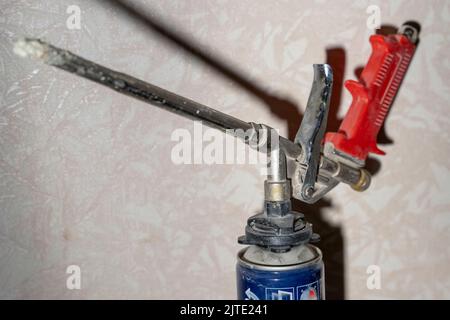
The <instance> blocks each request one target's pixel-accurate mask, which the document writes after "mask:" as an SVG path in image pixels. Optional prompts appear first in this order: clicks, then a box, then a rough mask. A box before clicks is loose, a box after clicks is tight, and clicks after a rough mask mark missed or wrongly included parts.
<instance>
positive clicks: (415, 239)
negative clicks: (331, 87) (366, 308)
mask: <svg viewBox="0 0 450 320" xmlns="http://www.w3.org/2000/svg"><path fill="white" fill-rule="evenodd" d="M139 2H140V3H141V4H143V5H145V6H146V8H148V11H149V12H150V13H151V15H152V17H154V18H158V19H164V20H165V21H166V22H167V23H168V24H169V25H170V28H171V30H173V31H175V32H179V33H181V34H182V35H184V39H185V41H186V42H188V43H191V44H194V45H195V46H198V48H200V49H201V50H204V51H205V52H206V53H208V54H209V55H210V56H211V57H213V58H214V59H215V60H216V62H218V63H222V64H223V65H225V66H226V67H227V68H228V69H231V70H233V71H234V72H235V73H237V74H238V75H239V77H240V78H242V79H246V80H247V82H248V83H249V84H251V88H250V89H249V88H244V87H243V86H241V85H239V84H238V83H236V82H235V81H232V79H230V78H228V77H226V76H224V75H223V74H222V73H221V72H218V71H217V70H216V69H215V68H214V67H212V66H209V65H206V64H204V63H202V62H200V61H199V60H198V59H196V58H194V57H192V56H191V55H190V54H188V53H187V52H185V51H182V50H179V49H178V48H176V47H174V46H173V45H171V44H169V43H168V42H166V41H165V40H164V39H163V38H161V37H160V36H159V35H157V34H156V33H154V32H151V31H149V30H144V29H141V28H139V27H138V26H137V25H135V24H133V23H132V22H131V21H129V20H126V19H124V18H123V17H122V15H120V14H119V13H118V12H117V11H115V10H113V9H111V8H108V6H107V5H105V4H99V1H81V0H67V1H66V0H64V1H29V0H16V1H5V0H2V1H0V25H1V28H0V59H1V60H0V71H1V77H0V92H1V93H0V97H1V108H0V298H8V299H9V298H19V299H23V298H26V299H29V298H38V299H43V298H44V299H46V298H57V299H60V298H63V299H78V298H83V299H86V298H88V299H93V298H101V299H104V298H119V299H124V298H137V299H141V298H142V299H152V298H153V299H169V298H175V299H185V298H193V299H197V298H198V299H234V298H235V274H234V265H235V255H236V253H237V251H238V250H239V249H240V246H239V245H238V244H237V243H236V239H237V237H238V236H239V235H241V234H242V233H243V231H244V225H245V221H246V219H247V217H249V216H250V215H253V214H254V213H256V212H258V211H260V210H261V208H262V199H263V198H262V197H263V185H262V184H263V177H262V176H261V175H260V173H259V171H258V168H257V167H255V166H251V165H234V166H231V165H175V164H173V163H172V162H171V160H170V154H171V150H172V148H173V146H174V145H175V142H173V141H171V140H170V136H171V133H172V132H173V130H174V129H176V128H186V129H188V130H190V131H191V132H192V130H193V123H192V122H190V121H189V120H185V119H183V118H180V117H178V116H175V115H172V114H169V113H166V112H164V111H161V110H158V109H155V108H152V107H151V106H148V105H146V104H144V103H141V102H137V101H133V100H130V99H129V98H126V97H122V96H120V95H119V94H116V93H113V92H112V91H109V90H108V89H105V88H103V87H100V86H99V85H95V84H93V83H91V82H88V81H86V80H82V79H79V78H76V77H75V76H72V75H69V74H66V73H64V72H62V71H58V70H56V69H52V68H50V67H47V66H44V65H41V64H38V63H36V62H33V61H29V60H23V59H21V58H19V57H17V56H15V55H14V54H13V53H12V46H13V40H14V39H16V38H18V37H21V36H33V37H41V38H43V39H45V40H47V41H49V42H51V43H53V44H55V45H57V46H60V47H63V48H67V49H70V50H71V51H73V52H75V53H78V54H80V55H82V56H84V57H86V58H89V59H92V60H94V61H97V62H98V63H101V64H104V65H106V66H108V67H111V68H113V69H116V70H120V71H125V72H127V73H130V74H132V75H134V76H136V77H139V78H141V79H144V80H147V81H150V82H152V83H154V84H156V85H159V86H162V87H164V88H166V89H168V90H171V91H173V92H176V93H179V94H182V95H184V96H187V97H189V98H191V99H194V100H197V101H199V102H201V103H204V104H206V105H209V106H212V107H215V108H217V109H219V110H221V111H223V112H226V113H229V114H232V115H234V116H237V117H240V118H242V119H244V120H247V121H254V122H260V123H266V124H268V125H270V126H272V127H274V128H279V129H280V131H281V133H282V134H284V135H287V134H288V129H289V128H288V127H289V126H288V124H289V125H290V127H291V128H290V130H294V131H295V130H296V129H297V128H295V126H296V125H298V123H299V121H300V114H301V112H302V111H303V110H304V106H305V104H306V101H307V98H308V94H309V90H310V86H311V80H312V66H311V65H312V64H313V63H323V62H325V61H329V62H331V63H332V64H334V66H335V67H336V68H335V71H336V74H337V83H336V86H335V90H336V92H335V93H334V96H333V99H334V100H333V111H332V112H331V115H330V118H331V120H330V127H331V128H335V127H336V119H339V118H341V117H342V116H343V115H344V114H345V111H346V110H347V107H348V106H349V105H350V101H351V100H350V96H349V94H348V93H347V92H346V91H341V88H339V81H340V80H339V75H341V76H343V77H344V79H350V78H355V75H354V70H355V69H356V68H357V67H359V66H361V65H362V64H364V63H365V61H366V60H367V58H368V56H369V54H370V47H369V44H368V37H369V35H370V34H371V33H372V32H373V30H369V29H368V28H367V27H366V20H367V18H368V16H369V15H368V14H367V13H366V9H367V7H368V6H369V5H372V4H375V5H379V6H380V9H381V19H382V24H389V25H394V26H399V25H401V24H402V23H403V22H404V21H407V20H416V21H418V22H420V24H421V25H422V33H421V42H420V45H419V47H418V50H417V53H416V56H415V57H414V60H413V62H412V64H411V66H410V70H409V71H408V74H407V76H406V79H405V81H404V83H403V85H402V88H401V90H400V93H399V96H398V97H397V99H396V102H395V105H394V108H393V109H392V112H391V113H390V115H389V117H388V120H387V122H386V126H385V130H384V133H383V135H382V136H383V137H382V140H383V141H384V142H388V144H386V145H382V148H383V149H384V150H385V151H386V152H387V156H385V157H379V158H376V159H375V160H372V161H371V162H370V163H371V165H370V166H371V170H372V171H377V168H378V169H379V170H378V172H377V173H376V174H375V176H374V179H373V185H372V187H371V189H370V190H369V191H367V192H365V193H362V194H359V193H355V192H354V191H352V190H351V189H349V188H348V187H346V186H339V187H338V188H336V189H335V190H334V191H333V192H332V193H330V194H329V196H327V197H326V199H324V200H323V201H321V202H320V203H319V204H317V205H315V206H306V205H301V204H298V203H297V204H296V205H295V207H296V208H297V209H298V210H302V211H304V212H305V213H306V215H307V218H308V219H309V220H310V221H312V222H313V223H314V225H315V229H316V231H317V232H319V233H320V234H321V235H322V242H321V243H320V244H319V246H320V247H321V248H322V249H323V251H324V254H325V261H326V266H327V269H326V272H327V294H328V297H329V298H347V299H380V298H382V299H394V298H400V299H411V298H415V299H435V298H438V299H439V298H441V299H442V298H446V299H448V298H450V272H449V271H450V246H449V244H450V235H449V228H450V197H449V188H450V161H449V156H450V130H449V128H450V117H449V110H450V109H449V104H448V101H449V99H450V91H449V86H448V79H449V78H450V60H449V53H450V52H449V49H450V45H449V40H450V36H449V33H448V31H449V30H450V2H448V1H445V0H442V1H437V0H436V1H410V0H405V1H374V0H373V1H322V0H321V1H319V0H316V1H311V0H307V1H306V0H305V1H287V0H286V1H282V0H278V1H225V0H211V1H200V0H196V1H194V0H190V1H139ZM69 5H78V6H79V7H80V8H81V29H80V30H70V29H68V28H67V27H66V20H67V18H68V16H69V14H67V13H66V10H67V7H68V6H69ZM327 50H328V51H327ZM339 105H340V107H338V106H339ZM73 264H75V265H78V266H80V268H81V272H82V283H81V289H80V290H68V289H67V288H66V279H67V277H68V274H66V268H67V267H68V266H69V265H73ZM370 265H377V266H379V267H380V270H381V289H380V290H369V289H368V288H367V286H366V280H367V277H368V274H367V273H366V270H367V268H368V266H370Z"/></svg>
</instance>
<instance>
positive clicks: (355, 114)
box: [325, 34, 415, 163]
mask: <svg viewBox="0 0 450 320" xmlns="http://www.w3.org/2000/svg"><path fill="white" fill-rule="evenodd" d="M370 43H371V45H372V54H371V56H370V58H369V61H368V62H367V65H366V66H365V67H364V70H363V71H362V73H361V77H360V81H353V80H347V81H346V82H345V87H346V88H347V89H348V90H349V91H350V93H351V94H352V97H353V101H352V104H351V106H350V109H349V110H348V112H347V114H346V116H345V118H344V120H343V121H342V123H341V126H340V127H339V131H338V132H337V133H327V134H326V136H325V143H332V144H333V146H334V149H335V150H336V151H338V152H339V153H343V154H344V155H345V156H346V158H348V157H350V159H354V160H356V162H359V163H361V162H364V161H365V160H366V158H367V155H368V154H369V152H373V153H376V154H385V153H384V152H383V151H381V150H380V149H378V147H377V135H378V132H379V131H380V128H381V126H382V125H383V122H384V119H385V117H386V114H387V112H388V111H389V108H390V107H391V104H392V101H393V99H394V97H395V95H396V93H397V91H398V88H399V86H400V83H401V81H402V79H403V77H404V75H405V72H406V69H407V68H408V65H409V63H410V61H411V58H412V55H413V54H414V50H415V45H414V44H413V43H412V42H411V41H410V40H409V39H408V38H407V37H406V36H404V35H401V34H396V35H388V36H382V35H373V36H371V37H370Z"/></svg>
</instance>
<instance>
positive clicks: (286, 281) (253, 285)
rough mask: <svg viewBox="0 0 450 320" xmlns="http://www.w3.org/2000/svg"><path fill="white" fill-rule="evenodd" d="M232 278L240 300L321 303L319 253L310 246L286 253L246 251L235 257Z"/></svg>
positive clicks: (317, 249) (243, 250)
mask: <svg viewBox="0 0 450 320" xmlns="http://www.w3.org/2000/svg"><path fill="white" fill-rule="evenodd" d="M236 274H237V294H238V299H240V300H322V299H325V290H324V285H325V282H324V267H323V262H322V253H321V251H320V249H319V248H317V247H316V246H313V245H311V244H306V245H299V246H296V247H293V248H291V249H290V250H289V251H286V252H274V251H272V250H270V249H267V248H263V247H260V246H249V247H246V248H244V249H242V250H241V251H240V252H239V254H238V263H237V266H236Z"/></svg>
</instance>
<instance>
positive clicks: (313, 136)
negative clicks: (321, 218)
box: [295, 64, 333, 201]
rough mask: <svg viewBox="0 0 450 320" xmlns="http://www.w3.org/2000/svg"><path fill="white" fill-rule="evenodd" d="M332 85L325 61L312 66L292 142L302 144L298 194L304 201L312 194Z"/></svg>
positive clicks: (330, 70)
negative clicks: (308, 93)
mask: <svg viewBox="0 0 450 320" xmlns="http://www.w3.org/2000/svg"><path fill="white" fill-rule="evenodd" d="M332 87H333V71H332V69H331V67H330V66H329V65H328V64H315V65H314V80H313V84H312V88H311V93H310V96H309V99H308V104H307V105H306V110H305V114H304V116H303V120H302V123H301V125H300V128H299V130H298V132H297V135H296V137H295V142H296V143H298V144H300V145H301V147H302V156H301V158H300V163H301V164H303V165H304V166H305V167H306V171H305V173H304V176H303V184H302V190H301V194H300V197H301V198H302V199H303V200H305V201H308V200H309V199H311V198H312V196H313V194H314V191H315V189H314V185H315V183H316V178H317V173H318V171H319V162H320V151H321V144H322V139H323V136H324V134H325V129H326V127H327V118H328V107H329V105H330V96H331V90H332Z"/></svg>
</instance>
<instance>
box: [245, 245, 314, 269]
mask: <svg viewBox="0 0 450 320" xmlns="http://www.w3.org/2000/svg"><path fill="white" fill-rule="evenodd" d="M306 246H308V247H310V248H312V249H313V250H314V251H315V252H316V254H317V256H316V257H314V258H312V259H310V260H306V261H303V262H300V263H294V264H288V265H280V266H273V265H267V264H260V263H257V262H253V261H249V260H247V259H245V258H244V253H245V252H246V251H247V250H248V248H250V247H245V248H243V249H241V250H240V251H239V252H238V254H237V258H238V264H239V265H241V266H242V267H246V268H249V269H255V270H261V271H272V272H274V271H289V270H296V269H298V268H304V267H307V266H310V265H313V264H315V263H317V262H320V261H321V260H322V251H321V250H320V249H319V248H317V247H316V246H313V245H310V244H307V245H306Z"/></svg>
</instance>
